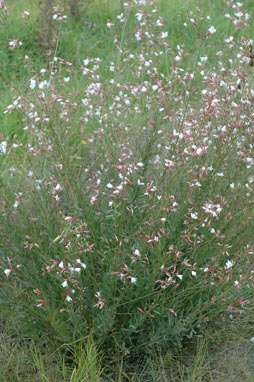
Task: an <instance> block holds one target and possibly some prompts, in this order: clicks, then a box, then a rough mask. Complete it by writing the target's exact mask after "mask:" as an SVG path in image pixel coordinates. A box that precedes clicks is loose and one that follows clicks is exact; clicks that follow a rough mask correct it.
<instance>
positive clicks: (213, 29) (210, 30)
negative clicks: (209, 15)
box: [208, 26, 216, 34]
mask: <svg viewBox="0 0 254 382" xmlns="http://www.w3.org/2000/svg"><path fill="white" fill-rule="evenodd" d="M208 32H210V33H211V34H214V33H216V29H215V28H214V27H213V26H211V27H210V28H208Z"/></svg>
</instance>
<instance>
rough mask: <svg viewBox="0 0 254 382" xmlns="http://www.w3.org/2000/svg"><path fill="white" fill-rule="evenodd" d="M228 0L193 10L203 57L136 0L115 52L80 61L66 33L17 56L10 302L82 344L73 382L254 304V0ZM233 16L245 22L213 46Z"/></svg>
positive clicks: (4, 222)
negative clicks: (44, 53)
mask: <svg viewBox="0 0 254 382" xmlns="http://www.w3.org/2000/svg"><path fill="white" fill-rule="evenodd" d="M222 5H223V8H222V9H221V14H220V15H217V17H218V19H217V18H215V19H212V18H211V17H210V18H207V17H206V18H204V17H203V15H202V14H201V12H200V10H199V9H195V12H196V13H195V14H194V10H192V11H191V12H189V13H188V17H187V18H186V21H184V23H185V24H186V26H184V28H186V30H187V32H186V33H190V34H193V35H195V36H196V37H195V39H194V37H193V39H194V42H195V47H196V52H195V53H194V54H193V47H192V46H188V45H187V46H185V44H184V42H183V41H179V43H178V44H176V45H175V44H174V43H170V37H169V31H168V30H167V24H166V22H165V20H164V18H163V15H162V14H160V13H159V10H160V8H159V7H157V4H156V3H153V2H152V1H149V2H144V1H138V2H135V3H131V2H126V3H125V5H124V12H123V13H121V14H120V15H118V16H117V17H116V19H115V20H114V21H107V24H106V26H105V25H104V27H101V29H100V30H102V31H103V33H104V36H103V37H101V39H102V41H104V40H103V39H106V40H108V41H110V42H111V44H112V46H111V48H110V51H108V55H109V53H110V55H109V57H107V58H105V51H103V57H104V58H100V57H97V55H96V56H95V55H94V56H93V55H92V54H89V55H87V56H83V57H82V60H81V62H80V63H79V65H76V63H75V65H74V63H73V62H72V60H71V59H67V58H66V57H64V58H62V57H60V56H59V49H60V46H61V39H62V35H61V33H60V34H59V36H58V38H57V39H56V40H54V48H53V49H51V52H49V54H48V61H46V62H45V61H43V62H40V61H37V60H33V59H32V58H31V57H28V56H27V55H26V54H25V55H24V57H23V58H22V60H21V59H20V62H23V64H22V65H23V69H22V70H24V82H23V84H22V87H21V86H16V87H15V89H14V88H13V91H12V92H13V94H14V96H13V100H12V102H11V104H9V105H6V107H5V111H4V115H5V118H11V121H12V125H13V124H15V123H14V121H17V120H18V121H19V122H20V125H21V128H22V133H20V135H19V134H13V132H12V131H11V130H10V131H9V130H8V128H6V130H5V133H4V134H2V135H1V141H0V155H1V159H3V161H2V163H3V171H2V174H1V178H0V181H1V188H2V192H1V197H0V198H1V199H0V200H1V212H2V216H1V222H0V236H1V244H0V252H1V254H2V256H1V269H2V274H1V276H0V282H1V292H0V298H1V300H0V302H1V306H2V309H3V312H4V311H5V312H9V311H10V310H11V311H12V312H13V314H15V321H16V322H17V323H18V324H19V325H20V327H22V330H23V332H24V333H25V336H26V338H29V339H33V341H35V342H36V343H39V342H40V341H41V340H42V339H44V338H45V336H47V337H48V338H49V343H50V346H54V345H55V346H57V347H60V348H61V349H67V351H70V353H71V352H72V350H71V349H72V345H73V344H78V345H79V346H80V348H76V352H78V354H79V359H81V360H82V362H81V363H80V364H79V363H76V366H75V368H74V369H73V373H72V377H71V378H72V379H71V380H73V381H75V380H80V379H81V378H88V379H89V378H90V380H91V379H92V380H95V381H97V380H99V376H100V374H101V373H100V371H98V370H99V367H98V366H97V363H96V362H97V360H98V357H97V349H98V352H101V353H102V355H103V364H105V365H107V368H108V370H111V371H112V369H114V368H116V367H119V365H121V370H122V372H126V373H127V372H128V370H130V369H131V367H132V364H133V363H134V362H135V363H136V364H138V363H139V361H140V359H141V358H145V360H148V359H150V358H151V357H154V354H155V353H159V354H163V353H166V352H167V351H168V349H174V348H177V347H178V348H181V347H182V346H184V345H185V344H186V343H188V342H190V341H191V339H192V338H196V337H197V336H198V335H200V333H201V332H202V331H203V330H204V328H205V329H206V328H220V327H222V326H223V325H224V323H225V322H227V323H228V322H232V323H234V322H237V321H238V320H240V319H242V318H244V317H246V316H248V313H249V311H250V309H251V307H252V299H253V292H252V286H253V270H252V266H251V256H252V254H253V251H254V249H253V240H252V236H251V232H253V224H254V223H253V218H252V216H253V183H254V178H253V175H252V174H253V165H254V160H253V147H254V146H253V145H254V142H253V138H254V137H253V129H252V116H253V115H252V105H253V92H254V90H253V83H252V81H251V72H252V65H251V62H252V61H251V59H252V57H251V54H252V53H251V52H252V51H251V49H252V41H251V40H250V39H249V38H248V37H246V36H245V35H244V32H245V27H246V28H247V25H246V24H247V22H248V12H247V10H248V8H246V9H245V8H242V6H240V5H239V4H238V3H237V4H235V3H234V2H232V4H231V5H229V4H224V2H223V4H222ZM161 6H162V7H163V4H162V5H161ZM164 6H165V5H164ZM230 7H231V8H230ZM162 9H163V8H162ZM57 12H58V13H57V15H58V16H57V18H56V19H57V20H56V21H57V22H60V21H62V19H63V15H64V14H63V11H62V10H59V11H57ZM228 12H231V15H234V14H235V13H236V14H235V16H230V17H229V16H228ZM182 17H183V15H182ZM214 17H215V16H214ZM221 17H223V18H225V19H226V22H228V23H229V22H232V25H231V28H235V31H236V32H237V33H236V34H235V36H234V37H231V36H228V35H224V36H223V43H222V44H221V50H220V51H215V52H213V53H212V54H210V49H211V46H213V47H214V46H215V45H214V44H215V41H216V40H215V38H216V37H215V36H216V33H217V26H216V27H215V26H214V25H216V22H218V20H220V19H221ZM63 20H64V19H63ZM193 20H194V21H193ZM218 29H219V28H218ZM220 33H222V32H220ZM105 35H106V37H105ZM19 41H21V40H19ZM19 41H18V42H17V40H15V41H14V40H10V42H9V47H10V49H11V51H14V52H17V51H19V52H21V50H22V44H20V43H19ZM21 42H22V41H21ZM24 51H25V53H26V50H25V49H24ZM21 56H22V55H21ZM19 81H20V78H19ZM197 84H198V85H197ZM12 125H11V126H12ZM89 341H90V342H89ZM71 344H72V345H71ZM77 349H78V350H77ZM83 349H85V351H83ZM200 349H201V348H200ZM90 351H91V353H89V352H90ZM201 353H202V351H201V350H200V352H199V353H198V355H199V356H200V355H201ZM75 354H76V353H75ZM112 355H113V356H112ZM199 356H198V359H199V361H197V364H195V365H196V366H195V367H194V369H193V371H192V377H191V380H196V378H197V369H200V367H199V366H200V365H199V363H200V362H201V361H200V359H201V360H203V358H202V357H201V358H200V357H199ZM82 357H85V358H84V359H83V358H82ZM72 358H74V359H75V356H74V357H72ZM98 362H99V361H98ZM34 363H35V364H36V367H37V369H39V370H40V373H41V374H42V375H44V374H45V367H44V363H43V360H42V358H41V355H40V353H38V352H37V353H35V355H34ZM116 365H118V366H116ZM89 368H90V369H89ZM63 370H64V367H63ZM89 370H90V371H89ZM88 371H89V373H90V374H89V373H88ZM85 373H88V374H87V375H85ZM83 375H85V376H84V377H83Z"/></svg>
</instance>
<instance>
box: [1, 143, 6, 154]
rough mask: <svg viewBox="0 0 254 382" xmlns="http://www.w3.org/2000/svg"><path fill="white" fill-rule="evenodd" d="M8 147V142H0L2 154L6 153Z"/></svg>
mask: <svg viewBox="0 0 254 382" xmlns="http://www.w3.org/2000/svg"><path fill="white" fill-rule="evenodd" d="M6 148H7V142H5V141H3V142H1V143H0V154H5V153H6Z"/></svg>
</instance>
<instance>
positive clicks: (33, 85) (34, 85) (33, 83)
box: [30, 78, 36, 89]
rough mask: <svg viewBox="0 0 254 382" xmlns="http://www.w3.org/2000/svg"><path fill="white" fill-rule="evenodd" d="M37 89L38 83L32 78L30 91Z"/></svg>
mask: <svg viewBox="0 0 254 382" xmlns="http://www.w3.org/2000/svg"><path fill="white" fill-rule="evenodd" d="M35 87H36V81H35V80H34V79H33V78H31V79H30V89H35Z"/></svg>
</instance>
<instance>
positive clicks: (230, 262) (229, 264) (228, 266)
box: [225, 260, 233, 269]
mask: <svg viewBox="0 0 254 382" xmlns="http://www.w3.org/2000/svg"><path fill="white" fill-rule="evenodd" d="M232 266H233V263H232V261H230V260H228V261H227V262H226V266H225V269H229V268H232Z"/></svg>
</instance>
